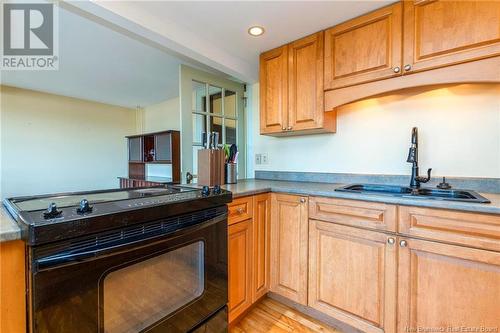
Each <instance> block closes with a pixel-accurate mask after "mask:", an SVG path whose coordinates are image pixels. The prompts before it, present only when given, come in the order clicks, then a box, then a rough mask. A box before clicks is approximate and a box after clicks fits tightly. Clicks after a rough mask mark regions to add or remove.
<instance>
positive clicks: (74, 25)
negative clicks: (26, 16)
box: [1, 9, 183, 108]
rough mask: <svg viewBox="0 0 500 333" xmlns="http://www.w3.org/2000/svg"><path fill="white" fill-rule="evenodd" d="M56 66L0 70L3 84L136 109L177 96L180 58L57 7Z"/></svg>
mask: <svg viewBox="0 0 500 333" xmlns="http://www.w3.org/2000/svg"><path fill="white" fill-rule="evenodd" d="M59 19H60V23H59V26H60V31H59V48H60V51H59V60H60V63H59V70H57V71H2V74H1V82H2V84H6V85H10V86H15V87H20V88H26V89H32V90H37V91H43V92H49V93H54V94H58V95H63V96H70V97H77V98H82V99H87V100H92V101H98V102H102V103H107V104H113V105H120V106H125V107H132V108H135V107H136V106H147V105H150V104H155V103H158V102H161V101H164V100H166V99H169V98H172V97H176V96H178V93H179V64H181V63H183V61H181V60H179V59H178V58H177V57H174V56H171V55H169V54H167V53H165V52H163V51H160V50H159V49H157V48H155V47H152V46H149V45H146V44H144V43H141V42H139V41H137V40H134V39H132V38H130V37H128V36H126V35H124V34H122V33H119V32H116V31H114V30H112V29H110V28H109V27H105V26H103V25H101V24H98V23H96V22H93V21H91V20H89V19H87V18H84V17H82V16H80V15H77V14H74V13H72V12H70V11H68V10H65V9H60V12H59Z"/></svg>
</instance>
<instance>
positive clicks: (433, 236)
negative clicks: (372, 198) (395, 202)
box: [399, 206, 500, 251]
mask: <svg viewBox="0 0 500 333" xmlns="http://www.w3.org/2000/svg"><path fill="white" fill-rule="evenodd" d="M399 232H400V233H402V234H405V235H408V236H414V237H421V238H427V239H430V240H438V241H443V242H449V243H456V244H462V245H466V246H472V247H478V248H483V249H488V250H494V251H500V216H497V215H489V214H477V213H465V212H456V211H449V210H440V209H430V208H420V207H404V206H400V207H399Z"/></svg>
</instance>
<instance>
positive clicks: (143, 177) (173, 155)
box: [118, 131, 181, 188]
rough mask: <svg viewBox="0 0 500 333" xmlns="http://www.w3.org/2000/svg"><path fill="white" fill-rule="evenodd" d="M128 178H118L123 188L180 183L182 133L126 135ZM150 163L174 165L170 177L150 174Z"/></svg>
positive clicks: (166, 132) (164, 132) (165, 132)
mask: <svg viewBox="0 0 500 333" xmlns="http://www.w3.org/2000/svg"><path fill="white" fill-rule="evenodd" d="M126 138H127V140H128V177H118V178H119V179H120V187H121V188H129V187H145V186H155V185H161V184H179V183H180V182H181V152H180V132H179V131H163V132H155V133H147V134H140V135H131V136H127V137H126ZM148 164H171V165H172V175H171V177H169V176H168V175H165V177H158V176H148V175H147V168H146V166H147V165H148Z"/></svg>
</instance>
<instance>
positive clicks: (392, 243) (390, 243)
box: [387, 237, 396, 245]
mask: <svg viewBox="0 0 500 333" xmlns="http://www.w3.org/2000/svg"><path fill="white" fill-rule="evenodd" d="M394 243H396V240H395V239H394V238H392V237H389V238H388V239H387V244H389V245H394Z"/></svg>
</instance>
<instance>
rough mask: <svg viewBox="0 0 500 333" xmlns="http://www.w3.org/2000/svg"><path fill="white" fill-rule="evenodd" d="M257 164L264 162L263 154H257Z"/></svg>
mask: <svg viewBox="0 0 500 333" xmlns="http://www.w3.org/2000/svg"><path fill="white" fill-rule="evenodd" d="M255 164H257V165H260V164H262V154H255Z"/></svg>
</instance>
